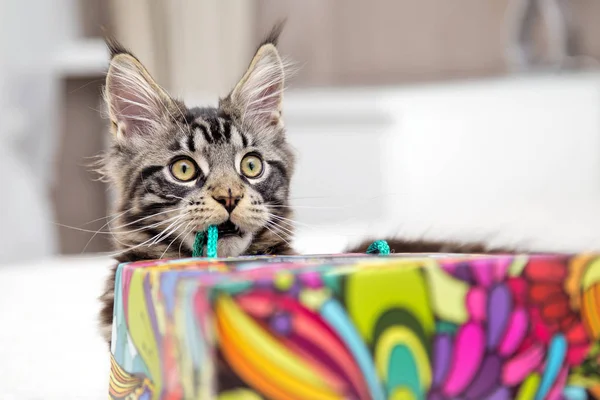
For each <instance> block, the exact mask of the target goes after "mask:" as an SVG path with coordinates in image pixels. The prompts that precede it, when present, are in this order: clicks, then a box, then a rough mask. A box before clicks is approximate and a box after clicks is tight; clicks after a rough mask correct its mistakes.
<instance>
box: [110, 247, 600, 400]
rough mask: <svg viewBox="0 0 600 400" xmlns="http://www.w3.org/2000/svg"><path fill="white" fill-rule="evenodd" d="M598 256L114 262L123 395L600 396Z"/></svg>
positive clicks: (115, 392) (116, 376) (226, 399)
mask: <svg viewBox="0 0 600 400" xmlns="http://www.w3.org/2000/svg"><path fill="white" fill-rule="evenodd" d="M599 307H600V257H598V256H594V255H574V256H564V255H530V256H513V255H494V256H491V255H393V254H392V255H386V256H366V255H365V256H361V255H340V256H304V257H246V258H237V259H227V260H219V259H216V260H207V259H186V260H170V261H165V260H161V261H152V262H139V263H129V264H122V265H120V266H119V268H118V270H117V276H116V288H115V308H114V321H113V339H112V344H111V374H110V387H109V393H110V398H112V399H148V400H149V399H221V400H235V399H376V400H381V399H492V400H501V399H539V400H541V399H587V398H600V368H599V365H598V363H599V361H600V342H599V340H598V338H599V337H600V311H599Z"/></svg>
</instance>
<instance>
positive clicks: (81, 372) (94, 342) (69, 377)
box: [0, 257, 112, 400]
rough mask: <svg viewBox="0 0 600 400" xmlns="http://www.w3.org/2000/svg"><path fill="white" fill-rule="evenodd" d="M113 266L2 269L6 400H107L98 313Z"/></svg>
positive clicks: (1, 372)
mask: <svg viewBox="0 0 600 400" xmlns="http://www.w3.org/2000/svg"><path fill="white" fill-rule="evenodd" d="M111 264H112V262H111V260H109V259H108V258H103V257H94V258H83V257H71V258H68V257H59V258H54V259H50V260H42V261H39V262H35V263H27V264H21V265H14V264H13V265H0V399H2V400H13V399H14V400H37V399H39V400H54V399H57V400H58V399H60V400H70V399H73V400H87V399H90V400H91V399H102V400H105V399H106V398H107V393H108V373H109V357H108V349H107V346H106V344H105V343H104V342H103V340H102V339H101V337H100V336H99V334H98V329H97V313H98V308H99V304H100V303H99V301H98V296H99V295H100V293H101V291H102V287H103V283H104V279H105V277H106V276H107V273H108V271H109V267H110V265H111Z"/></svg>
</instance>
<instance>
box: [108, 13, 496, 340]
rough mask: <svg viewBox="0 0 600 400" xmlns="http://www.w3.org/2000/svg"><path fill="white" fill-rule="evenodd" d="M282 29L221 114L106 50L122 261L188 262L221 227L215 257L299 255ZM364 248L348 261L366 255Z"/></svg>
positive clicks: (422, 247) (406, 248)
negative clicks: (294, 244) (180, 96)
mask: <svg viewBox="0 0 600 400" xmlns="http://www.w3.org/2000/svg"><path fill="white" fill-rule="evenodd" d="M281 28H282V25H281V24H280V25H278V26H276V27H275V28H274V29H273V30H272V31H271V33H270V34H269V35H268V36H267V38H266V39H265V41H264V42H263V43H262V44H261V45H260V46H259V47H258V50H257V51H256V54H255V55H254V58H253V59H252V62H251V63H250V65H249V67H248V69H247V71H246V72H245V74H244V75H243V77H242V79H241V80H240V81H239V82H238V84H237V85H236V86H235V88H234V89H233V90H232V91H231V93H229V95H228V96H227V97H225V98H224V99H221V100H220V101H219V105H218V107H216V108H214V107H205V108H187V107H186V106H185V105H184V104H183V103H182V102H181V101H179V100H177V99H174V98H172V97H171V96H169V95H168V94H167V92H166V91H165V90H163V89H162V88H161V87H160V86H159V85H158V84H157V83H156V82H155V81H154V80H153V79H152V77H151V76H150V74H149V73H148V71H147V70H146V69H145V68H144V66H143V65H142V64H141V62H140V61H139V60H138V59H137V58H136V57H135V56H134V55H133V54H132V53H131V52H129V51H127V50H126V49H124V48H123V47H121V46H120V45H118V44H115V43H112V44H110V46H109V47H110V51H111V61H110V67H109V70H108V74H107V77H106V87H105V100H106V104H107V106H108V112H109V117H110V121H111V124H112V127H111V128H112V129H111V130H112V146H111V148H110V151H109V152H108V154H107V155H106V157H105V158H104V161H103V166H102V168H101V171H102V172H103V174H104V175H105V177H106V178H107V180H108V181H109V182H110V183H112V185H113V186H114V187H115V189H116V192H117V197H118V201H117V204H116V210H115V211H116V214H115V215H116V217H115V218H114V219H113V220H112V221H111V224H112V227H111V231H112V232H113V235H114V244H115V247H116V249H117V250H118V251H119V254H120V255H119V256H118V257H117V260H118V261H119V262H128V261H139V260H147V259H159V258H178V257H190V256H191V255H192V246H193V242H194V237H195V234H196V233H197V232H200V231H204V230H206V228H208V226H210V225H217V226H218V228H219V242H218V256H219V257H230V256H238V255H242V254H245V255H253V254H280V255H286V254H293V250H292V248H291V247H290V245H289V243H290V242H291V240H292V229H293V227H292V225H291V224H290V217H291V209H290V206H289V188H290V178H291V177H292V174H293V172H294V155H293V153H292V150H291V148H290V146H289V144H288V142H287V141H286V137H285V129H284V125H283V120H282V116H281V102H282V96H283V87H284V65H283V63H282V61H281V58H280V57H279V54H278V52H277V49H276V45H277V40H278V37H279V34H280V33H281ZM367 245H368V242H365V243H363V244H361V245H359V246H357V247H355V248H353V249H348V252H365V251H366V248H367ZM390 245H391V248H392V250H394V251H396V252H429V253H432V252H483V251H486V250H489V249H485V248H484V246H481V245H460V244H451V243H443V242H440V243H436V242H420V241H417V242H410V241H402V240H391V241H390ZM115 269H116V267H115ZM115 269H113V271H112V274H111V277H110V278H109V280H108V281H107V284H106V290H105V292H104V294H103V295H102V297H101V300H102V302H103V308H102V310H101V316H100V317H101V327H102V332H103V334H104V337H105V339H106V340H107V341H108V342H109V343H110V340H111V326H112V315H113V302H114V293H113V292H114V284H115V276H114V272H115Z"/></svg>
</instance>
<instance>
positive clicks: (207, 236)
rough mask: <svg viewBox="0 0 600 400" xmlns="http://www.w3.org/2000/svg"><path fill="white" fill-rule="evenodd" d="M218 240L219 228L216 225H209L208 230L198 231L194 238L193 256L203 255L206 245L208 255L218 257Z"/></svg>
mask: <svg viewBox="0 0 600 400" xmlns="http://www.w3.org/2000/svg"><path fill="white" fill-rule="evenodd" d="M218 240H219V229H218V228H217V227H216V226H215V225H211V226H209V227H208V229H207V230H206V232H198V233H196V239H195V240H194V246H193V248H192V256H193V257H202V256H203V253H204V246H205V245H206V257H209V258H214V257H216V256H217V241H218Z"/></svg>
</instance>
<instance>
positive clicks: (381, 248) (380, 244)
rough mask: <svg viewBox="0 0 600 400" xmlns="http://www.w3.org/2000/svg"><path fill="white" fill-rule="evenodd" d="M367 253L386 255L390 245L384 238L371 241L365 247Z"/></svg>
mask: <svg viewBox="0 0 600 400" xmlns="http://www.w3.org/2000/svg"><path fill="white" fill-rule="evenodd" d="M367 254H381V255H384V256H385V255H388V254H390V245H388V243H387V242H386V241H385V240H377V241H375V242H373V243H371V245H370V246H369V248H368V249H367Z"/></svg>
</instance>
